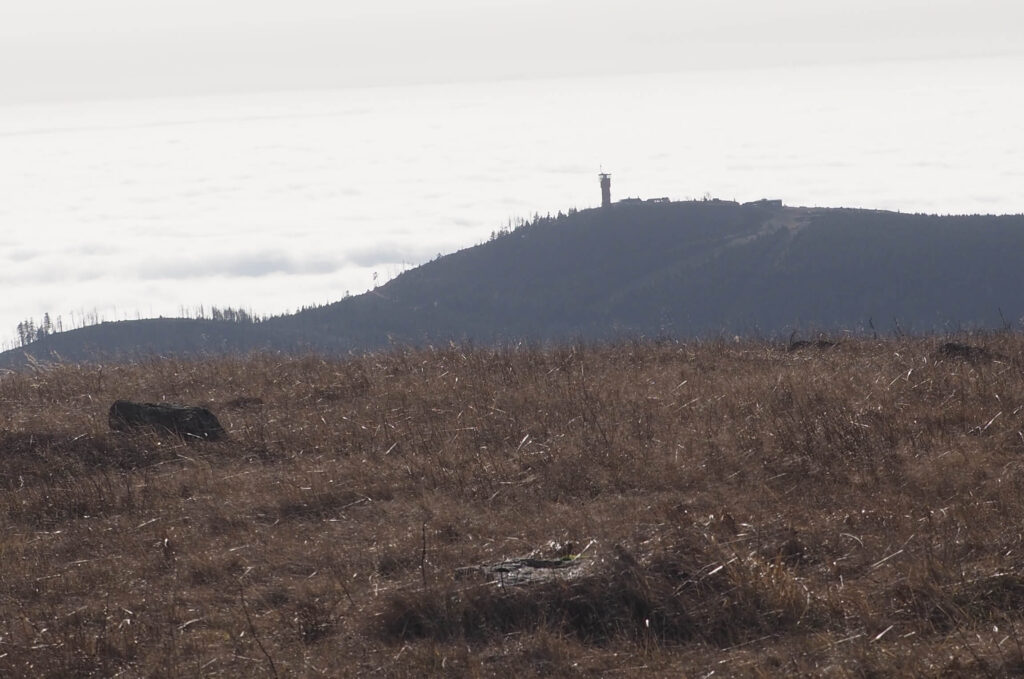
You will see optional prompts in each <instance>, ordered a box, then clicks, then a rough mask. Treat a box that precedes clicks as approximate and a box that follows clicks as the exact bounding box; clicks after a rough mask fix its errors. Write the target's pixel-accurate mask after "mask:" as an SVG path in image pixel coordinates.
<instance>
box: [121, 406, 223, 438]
mask: <svg viewBox="0 0 1024 679" xmlns="http://www.w3.org/2000/svg"><path fill="white" fill-rule="evenodd" d="M107 421H108V422H109V424H110V428H111V429H113V430H114V431H131V430H133V429H138V428H140V427H151V428H153V429H157V430H163V431H167V432H170V433H172V434H177V435H178V436H180V437H181V438H183V439H186V440H187V439H202V440H204V441H216V440H218V439H221V438H224V437H226V436H227V432H225V431H224V428H223V427H221V426H220V422H219V421H218V420H217V416H216V415H214V414H213V413H212V412H210V411H209V410H208V409H207V408H202V407H198V406H182V405H174V404H171V403H135V402H133V401H120V400H119V401H114V405H112V406H110V413H109V415H108V416H107Z"/></svg>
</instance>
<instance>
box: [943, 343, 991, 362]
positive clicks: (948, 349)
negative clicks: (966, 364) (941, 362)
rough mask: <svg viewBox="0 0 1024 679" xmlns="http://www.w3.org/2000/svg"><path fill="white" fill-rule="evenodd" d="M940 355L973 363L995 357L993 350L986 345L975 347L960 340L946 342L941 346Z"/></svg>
mask: <svg viewBox="0 0 1024 679" xmlns="http://www.w3.org/2000/svg"><path fill="white" fill-rule="evenodd" d="M939 355H940V356H942V357H943V358H956V359H960V360H962V361H970V362H972V363H976V362H983V361H984V362H987V361H991V360H992V359H994V358H995V356H994V355H993V354H992V352H991V351H989V350H988V349H986V348H984V347H975V346H971V345H970V344H961V343H960V342H946V343H945V344H943V345H942V346H941V347H940V348H939Z"/></svg>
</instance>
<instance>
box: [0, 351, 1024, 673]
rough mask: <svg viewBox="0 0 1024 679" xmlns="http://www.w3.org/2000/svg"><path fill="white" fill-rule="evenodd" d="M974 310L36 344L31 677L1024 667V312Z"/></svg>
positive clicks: (13, 653) (23, 438)
mask: <svg viewBox="0 0 1024 679" xmlns="http://www.w3.org/2000/svg"><path fill="white" fill-rule="evenodd" d="M946 341H947V340H946V339H945V338H944V339H938V338H931V339H892V340H883V341H865V340H848V341H844V342H840V343H839V344H837V345H835V346H826V345H824V344H822V345H818V344H809V345H807V346H803V347H801V348H800V349H799V350H797V351H787V350H786V347H784V346H775V345H769V344H765V343H731V342H730V343H726V342H709V343H694V344H675V343H670V342H664V343H624V344H617V345H614V346H581V345H577V346H566V347H563V348H556V349H550V350H541V349H535V348H505V349H498V350H492V349H472V348H461V347H445V348H441V349H433V350H422V351H411V350H409V351H404V350H393V351H390V352H387V353H380V354H374V355H368V356H361V357H354V358H351V359H349V360H343V361H332V360H323V359H320V358H315V357H309V358H302V359H292V358H279V357H273V356H254V357H251V358H246V359H223V358H220V359H216V360H207V361H188V362H186V361H176V360H171V359H161V360H153V361H149V362H142V363H136V364H132V365H103V366H100V365H48V366H43V365H38V364H37V365H35V366H34V367H33V368H31V369H28V370H25V371H22V372H19V373H9V374H5V375H3V376H0V528H2V531H0V675H3V676H11V677H13V676H38V677H43V676H52V677H69V676H142V675H145V676H166V677H177V676H260V675H262V676H280V677H284V676H356V675H368V674H377V675H387V676H398V677H401V676H421V675H423V674H448V675H469V676H510V675H513V674H515V675H518V676H550V675H572V676H576V675H583V676H605V675H608V674H612V673H614V672H618V673H619V674H624V675H631V674H651V675H664V676H692V677H706V676H710V675H711V674H712V673H714V676H765V677H767V676H780V675H791V676H792V675H801V674H804V675H807V676H823V675H824V676H838V677H842V676H886V675H902V676H975V675H977V676H1005V675H1013V674H1018V673H1020V672H1022V671H1024V537H1022V533H1024V433H1022V429H1024V379H1022V376H1024V337H1021V336H1018V335H1013V334H998V335H988V336H974V337H970V338H961V341H963V342H966V343H970V344H972V345H975V346H979V347H984V351H980V350H979V351H970V352H966V351H965V352H956V351H948V350H947V351H943V350H942V345H943V343H944V342H946ZM117 398H130V399H136V400H149V401H161V400H166V401H172V402H179V403H191V404H205V405H208V406H210V407H211V408H212V409H213V410H214V411H215V412H216V413H217V415H218V416H219V417H220V419H221V422H222V423H223V424H224V426H225V428H227V429H228V430H229V432H230V436H229V438H228V440H226V441H222V442H216V443H213V442H200V441H195V442H186V441H181V440H179V439H177V438H174V437H172V436H167V435H162V434H160V433H158V432H154V431H143V432H137V433H129V434H125V433H115V432H111V431H109V430H108V427H107V421H106V420H107V417H106V416H107V409H108V408H109V406H110V404H111V403H112V402H113V401H114V400H115V399H117ZM525 557H530V558H533V559H538V560H540V561H537V562H530V563H535V564H540V565H542V566H547V567H548V568H543V569H539V570H538V571H537V572H536V573H535V576H536V577H529V578H526V577H519V574H518V573H517V572H516V567H517V565H516V564H512V565H509V564H508V563H505V565H504V566H502V567H499V568H495V567H493V566H494V565H495V564H502V563H503V562H509V560H511V559H514V558H525ZM522 563H525V562H520V565H521V564H522ZM554 566H558V567H557V568H556V567H554Z"/></svg>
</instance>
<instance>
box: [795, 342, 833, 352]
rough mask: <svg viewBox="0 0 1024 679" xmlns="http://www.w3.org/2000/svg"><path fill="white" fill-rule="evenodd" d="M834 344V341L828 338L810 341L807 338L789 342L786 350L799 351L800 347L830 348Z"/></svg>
mask: <svg viewBox="0 0 1024 679" xmlns="http://www.w3.org/2000/svg"><path fill="white" fill-rule="evenodd" d="M835 345H836V343H835V342H830V341H829V340H824V339H820V340H816V341H814V342H811V341H809V340H796V341H793V342H790V343H789V347H787V349H786V351H800V350H801V349H831V348H832V347H834V346H835Z"/></svg>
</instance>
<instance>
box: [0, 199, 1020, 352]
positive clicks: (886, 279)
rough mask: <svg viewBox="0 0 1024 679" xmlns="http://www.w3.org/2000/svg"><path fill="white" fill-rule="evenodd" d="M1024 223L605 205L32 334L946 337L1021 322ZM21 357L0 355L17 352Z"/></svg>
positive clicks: (247, 345)
mask: <svg viewBox="0 0 1024 679" xmlns="http://www.w3.org/2000/svg"><path fill="white" fill-rule="evenodd" d="M1021 252H1024V216H1021V215H1017V216H1003V217H994V216H962V217H938V216H929V215H909V214H899V213H893V212H884V211H873V210H857V209H824V208H790V207H773V206H769V205H765V204H748V205H739V204H737V203H733V202H726V201H699V202H676V203H639V202H638V203H618V204H615V205H613V206H611V207H610V208H605V209H595V210H586V211H582V212H578V213H574V214H571V215H569V216H560V217H559V218H556V219H541V220H538V221H536V222H534V223H532V224H528V225H526V226H523V227H521V228H518V229H516V230H514V231H512V232H511V233H507V234H504V235H502V236H500V237H498V238H496V239H493V240H491V241H489V242H487V243H484V244H482V245H479V246H476V247H472V248H467V249H465V250H462V251H460V252H456V253H454V254H451V255H448V256H445V257H441V258H438V259H437V260H435V261H433V262H430V263H428V264H425V265H423V266H420V267H418V268H416V269H413V270H411V271H408V272H406V273H404V274H402V275H401V276H398V277H397V278H396V279H394V280H392V281H391V282H389V283H388V284H386V285H384V286H381V287H380V288H377V289H376V290H373V291H371V292H368V293H366V294H363V295H359V296H356V297H350V298H347V299H344V300H341V301H339V302H336V303H334V304H331V305H328V306H326V307H320V308H316V309H308V310H305V311H303V312H300V313H297V314H293V315H288V316H281V317H277V318H274V319H271V320H268V321H265V322H263V323H257V324H247V325H237V324H230V323H214V322H211V321H185V320H176V319H157V320H144V321H132V322H122V323H110V324H103V325H100V326H96V327H93V328H85V329H83V330H78V331H74V332H69V333H63V334H62V335H58V336H54V337H50V338H47V339H46V341H45V342H40V343H37V344H33V345H30V346H29V347H28V348H27V351H28V353H30V354H32V355H34V356H36V357H46V356H48V355H50V354H51V352H53V351H56V352H58V353H59V354H60V355H61V356H63V357H65V358H68V359H73V360H78V359H82V358H86V357H89V356H94V357H95V356H124V357H132V356H139V355H147V354H154V353H162V354H196V353H238V352H246V351H252V350H257V349H261V350H262V349H265V350H271V351H283V352H289V353H294V352H296V351H309V350H315V351H321V352H328V353H339V352H347V351H350V350H364V349H374V348H378V347H381V346H386V345H387V344H389V343H393V342H399V343H410V344H423V343H436V342H445V341H447V340H450V339H451V340H471V341H474V342H478V343H490V342H494V341H510V340H519V339H525V340H530V341H548V340H556V341H557V340H564V339H568V338H576V337H581V338H587V339H607V338H611V337H616V336H635V335H645V336H662V335H671V336H675V337H680V338H686V337H695V336H706V335H714V334H720V333H728V334H734V333H737V334H761V335H768V336H773V335H778V334H781V333H785V334H788V333H789V332H790V331H791V330H794V329H796V330H799V331H801V332H814V331H819V330H822V331H834V330H838V329H844V330H853V331H863V330H866V329H867V328H868V326H869V324H871V325H873V326H874V327H875V328H877V329H878V330H879V331H881V332H888V331H892V330H895V329H897V328H898V329H901V330H906V331H917V332H925V331H935V330H955V329H959V328H961V327H998V326H1000V325H1002V324H1003V323H1004V322H1007V321H1009V322H1013V321H1016V320H1017V319H1020V318H1021V317H1024V298H1021V296H1020V295H1019V291H1020V290H1021V289H1024V268H1022V267H1021V266H1020V254H1019V253H1021ZM25 353H26V350H25V349H22V350H17V351H15V352H8V353H7V354H4V355H0V365H5V364H6V365H11V364H12V363H14V362H17V361H19V360H23V357H24V355H25Z"/></svg>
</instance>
